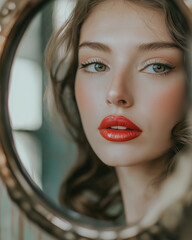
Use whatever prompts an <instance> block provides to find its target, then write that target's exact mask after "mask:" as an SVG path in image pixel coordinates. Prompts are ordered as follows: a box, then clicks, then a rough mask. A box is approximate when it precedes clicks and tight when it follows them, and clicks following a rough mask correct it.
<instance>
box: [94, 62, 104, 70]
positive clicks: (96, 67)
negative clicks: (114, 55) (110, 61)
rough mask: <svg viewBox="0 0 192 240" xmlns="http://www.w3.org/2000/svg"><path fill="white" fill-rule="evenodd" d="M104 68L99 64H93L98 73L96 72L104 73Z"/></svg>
mask: <svg viewBox="0 0 192 240" xmlns="http://www.w3.org/2000/svg"><path fill="white" fill-rule="evenodd" d="M105 68H106V67H105V65H103V64H100V63H96V64H95V70H96V71H98V72H101V71H105Z"/></svg>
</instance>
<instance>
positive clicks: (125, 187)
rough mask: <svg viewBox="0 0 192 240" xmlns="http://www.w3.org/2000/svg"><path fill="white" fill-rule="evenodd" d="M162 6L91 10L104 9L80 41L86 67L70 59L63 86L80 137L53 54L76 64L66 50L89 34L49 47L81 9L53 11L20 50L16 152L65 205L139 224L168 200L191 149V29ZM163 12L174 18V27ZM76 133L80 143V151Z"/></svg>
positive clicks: (14, 97)
mask: <svg viewBox="0 0 192 240" xmlns="http://www.w3.org/2000/svg"><path fill="white" fill-rule="evenodd" d="M94 2H95V1H94ZM145 2H146V3H145ZM158 2H159V1H154V3H152V2H151V1H144V3H142V4H141V3H139V1H136V3H131V1H129V2H128V3H123V2H121V3H119V2H118V3H117V2H114V1H113V2H112V1H106V2H105V3H102V4H98V6H94V4H93V6H89V11H91V10H90V9H91V8H95V9H93V11H92V12H91V14H90V16H89V17H88V18H87V20H86V21H85V23H84V24H83V26H82V29H81V33H80V41H79V43H78V41H77V40H76V47H77V46H78V45H77V44H79V47H78V51H76V54H77V55H78V62H77V58H76V59H73V56H74V54H73V52H72V53H71V52H70V54H71V55H70V54H68V55H70V56H71V58H69V59H68V58H67V59H65V60H66V61H64V62H62V64H61V66H60V68H59V71H58V72H57V80H56V83H55V89H56V90H55V91H57V92H56V95H57V96H59V97H60V99H64V100H63V101H64V102H65V106H67V104H68V101H69V104H71V102H73V103H72V105H70V106H71V107H70V108H69V110H70V111H69V110H68V111H69V112H70V118H67V119H66V121H65V122H66V123H67V124H66V125H68V126H70V124H73V127H74V126H76V125H77V126H78V127H77V128H78V132H77V133H78V135H75V133H74V129H75V127H74V129H70V128H68V130H67V127H66V126H65V125H64V124H63V122H62V118H61V117H60V115H59V114H58V112H57V110H56V106H55V105H54V100H53V94H52V91H53V90H52V88H51V86H50V85H51V84H50V76H49V74H48V71H47V69H46V67H45V56H47V54H48V51H49V54H50V56H52V57H54V51H55V55H56V54H57V59H56V60H55V62H57V63H58V62H61V61H62V59H63V58H64V57H65V56H67V55H66V48H67V47H66V46H65V47H63V45H62V44H63V43H64V41H66V42H65V43H68V44H69V46H71V45H70V40H71V41H72V40H73V42H72V44H74V42H75V40H74V39H75V37H74V39H72V37H71V36H73V35H74V34H76V35H77V36H78V34H79V32H77V31H76V30H78V29H75V28H74V29H73V27H71V28H70V29H69V30H70V31H68V35H67V33H66V32H65V33H64V34H63V30H62V31H61V32H60V33H59V35H58V36H61V39H60V40H58V39H56V38H54V39H53V41H52V43H51V45H50V46H51V47H49V49H47V48H46V46H47V43H48V41H49V39H50V37H51V35H52V34H53V33H56V32H57V31H58V29H59V28H60V27H61V26H62V24H63V23H64V22H65V20H66V19H67V17H68V16H69V15H70V13H71V11H72V9H73V8H74V6H75V5H76V1H69V0H57V1H51V3H49V4H47V5H46V7H45V8H43V9H42V10H41V11H40V12H39V13H38V14H37V15H36V17H35V18H34V19H33V21H32V22H31V24H30V26H29V27H28V28H27V31H26V32H25V34H24V36H23V38H22V40H21V42H20V44H19V47H18V50H17V52H16V55H15V58H14V62H13V66H12V71H11V80H10V88H9V89H10V90H9V113H10V121H11V126H12V132H13V137H14V142H15V146H16V149H17V152H18V155H19V157H20V160H21V164H22V165H23V166H24V168H25V169H26V171H27V173H28V175H29V177H30V178H31V180H32V181H33V182H34V183H35V184H36V185H37V187H38V188H39V189H41V190H42V192H43V193H44V194H45V195H46V196H47V198H49V199H50V200H51V201H53V202H54V203H55V204H57V205H58V206H60V207H62V206H66V207H69V208H71V209H72V210H75V211H77V212H78V213H80V214H83V215H85V216H89V217H92V218H95V219H101V220H108V221H113V223H117V224H125V222H127V223H128V224H129V225H133V224H135V223H137V222H138V221H140V220H141V219H142V218H143V217H144V216H145V215H146V214H147V213H148V212H150V210H151V209H153V208H154V206H155V204H157V202H158V201H159V199H160V196H161V195H160V193H162V192H163V190H162V189H163V187H165V184H164V183H165V182H166V181H169V177H170V176H173V174H174V172H175V168H176V165H177V164H176V160H175V159H176V157H177V154H178V152H180V151H183V150H184V149H185V147H186V146H187V145H188V144H189V143H190V141H191V139H190V137H189V135H190V134H188V133H189V132H188V129H187V128H185V126H186V125H185V124H186V116H187V114H188V95H187V90H186V86H187V84H188V78H189V76H188V75H189V73H188V71H187V65H188V63H186V62H185V61H184V59H185V60H186V59H187V58H186V53H187V51H188V49H187V48H188V47H189V46H188V45H187V43H188V38H187V36H188V33H189V28H190V27H189V22H187V21H186V19H185V17H184V16H182V14H181V13H180V12H179V11H178V10H176V9H174V3H173V2H172V1H170V3H168V4H167V3H164V2H165V1H162V3H161V4H159V3H158ZM171 2H172V3H171ZM97 3H98V2H97ZM95 5H97V4H96V3H95ZM169 5H170V6H171V7H170V6H169ZM163 6H164V7H166V10H165V11H167V12H168V14H169V16H174V17H173V19H171V20H170V19H169V20H170V21H169V22H167V21H168V20H167V19H165V14H164V12H163V10H162V8H163ZM109 10H110V11H109ZM79 11H80V9H79ZM83 11H84V12H83ZM173 13H174V14H175V15H174V14H173ZM79 14H81V18H82V19H81V21H83V16H84V17H85V19H86V14H87V12H86V6H84V8H83V7H82V9H81V11H80V13H79ZM104 16H105V20H104ZM112 16H113V17H112ZM72 20H73V19H72V18H71V21H72ZM177 21H180V23H181V25H179V24H177V23H176V22H177ZM69 23H70V22H69ZM120 23H121V24H120ZM167 24H168V26H169V27H167ZM183 26H185V27H183ZM175 27H176V30H175ZM75 31H76V32H75ZM62 34H63V35H62ZM64 36H68V38H67V37H66V38H65V37H64ZM69 36H70V37H71V38H70V37H69ZM66 39H67V40H66ZM54 41H55V42H54ZM62 41H63V42H62ZM67 41H68V42H67ZM57 44H58V48H57V47H56V46H57ZM50 48H53V49H54V50H52V52H51V50H50ZM51 54H52V55H51ZM67 57H68V56H67ZM71 59H72V60H71ZM186 61H187V60H186ZM55 62H54V64H55ZM54 64H53V65H54ZM55 66H56V67H57V66H58V65H57V64H56V65H54V66H53V68H54V67H55ZM71 66H73V68H72V69H70V67H71ZM74 66H76V68H75V67H74ZM56 67H55V68H54V72H55V69H56ZM74 69H76V70H74ZM63 71H65V72H66V74H68V75H67V76H68V78H70V77H71V78H75V79H76V81H75V87H74V85H73V83H72V82H70V81H68V79H67V78H65V79H64V77H63V76H64V74H63ZM63 79H64V80H65V81H66V86H67V87H66V88H65V89H62V88H63V87H62V86H63V85H62V84H63V83H62V82H64V80H63ZM56 85H57V86H56ZM72 90H73V92H74V91H75V97H76V100H75V102H74V99H73V97H74V93H73V94H71V91H72ZM57 104H58V103H57ZM69 104H68V105H69ZM76 104H77V105H76ZM58 106H59V108H60V109H61V108H62V107H63V105H58ZM77 106H78V112H77V111H76V109H77ZM74 109H75V110H74ZM62 110H63V108H62ZM76 113H78V115H76ZM73 114H74V115H73ZM79 118H80V119H81V121H80V119H79ZM70 119H71V122H70ZM78 124H80V125H78ZM186 129H187V130H186ZM69 130H71V132H72V133H74V135H75V136H77V138H75V139H76V142H78V141H79V142H78V143H79V145H80V146H81V149H80V150H78V144H77V143H75V141H74V139H73V138H72V137H71V135H70V133H69ZM185 130H186V131H185ZM85 135H86V137H85ZM87 139H88V140H87ZM83 159H84V160H83ZM85 159H86V161H85ZM89 159H90V161H88V160H89ZM98 159H99V160H100V159H101V161H99V162H98ZM77 161H78V162H77ZM81 161H84V162H85V163H86V164H85V163H84V164H82V162H81ZM96 161H97V163H95V162H96ZM76 162H77V163H76ZM75 164H77V165H76V168H74V165H75ZM71 171H72V172H73V174H72V175H69V174H70V173H71ZM189 174H190V173H189ZM64 179H67V182H66V184H65V185H62V183H63V180H64ZM176 182H177V181H176ZM176 182H175V183H176ZM61 186H62V187H61ZM64 187H65V188H64ZM61 188H62V192H61ZM71 189H72V190H71ZM120 192H121V193H120ZM164 192H166V191H164ZM59 196H60V197H59ZM64 196H65V200H63V197H64ZM166 197H167V198H169V195H166ZM59 199H60V200H59ZM87 199H89V201H87ZM165 205H166V204H165ZM73 206H75V208H73ZM157 206H158V204H157ZM159 209H160V208H159ZM90 213H91V214H90Z"/></svg>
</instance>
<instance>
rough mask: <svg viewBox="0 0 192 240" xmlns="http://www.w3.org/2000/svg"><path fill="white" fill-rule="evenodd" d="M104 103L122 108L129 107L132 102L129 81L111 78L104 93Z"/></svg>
mask: <svg viewBox="0 0 192 240" xmlns="http://www.w3.org/2000/svg"><path fill="white" fill-rule="evenodd" d="M106 103H107V104H108V105H115V106H118V107H124V108H128V107H131V106H132V105H133V103H134V99H133V90H132V87H131V83H130V82H129V81H128V80H127V79H123V78H115V79H113V80H112V82H111V85H110V87H109V89H108V91H107V94H106Z"/></svg>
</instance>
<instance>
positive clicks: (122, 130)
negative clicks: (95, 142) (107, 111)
mask: <svg viewBox="0 0 192 240" xmlns="http://www.w3.org/2000/svg"><path fill="white" fill-rule="evenodd" d="M98 129H99V132H100V134H101V136H102V137H103V138H104V139H106V140H108V141H112V142H125V141H130V140H132V139H134V138H137V137H139V136H140V135H141V133H142V130H141V129H140V128H139V127H138V126H136V125H135V124H134V123H133V122H132V121H131V120H129V119H127V118H126V117H124V116H113V115H110V116H107V117H105V118H104V119H103V120H102V122H101V124H100V126H99V128H98Z"/></svg>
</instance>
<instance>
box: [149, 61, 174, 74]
mask: <svg viewBox="0 0 192 240" xmlns="http://www.w3.org/2000/svg"><path fill="white" fill-rule="evenodd" d="M173 68H174V67H173V66H170V65H167V64H162V63H156V64H151V65H149V66H147V67H146V68H145V72H147V73H157V74H158V73H159V74H161V73H168V72H169V71H170V70H171V69H173Z"/></svg>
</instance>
